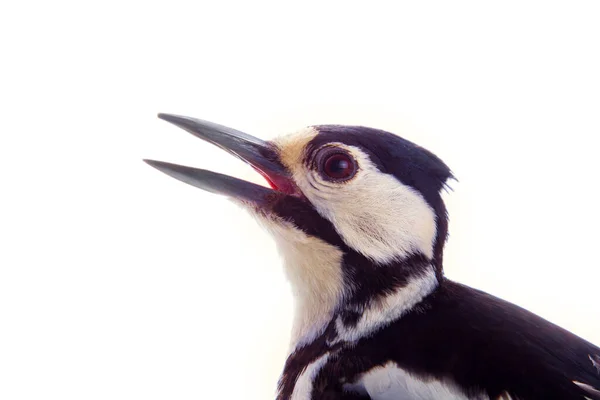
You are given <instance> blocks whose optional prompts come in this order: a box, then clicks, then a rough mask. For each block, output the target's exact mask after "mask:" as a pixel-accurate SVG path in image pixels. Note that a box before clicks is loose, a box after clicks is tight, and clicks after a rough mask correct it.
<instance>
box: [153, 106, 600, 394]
mask: <svg viewBox="0 0 600 400" xmlns="http://www.w3.org/2000/svg"><path fill="white" fill-rule="evenodd" d="M160 117H161V118H163V119H165V120H167V121H169V122H172V123H174V124H176V125H178V126H179V127H181V128H183V129H186V130H187V131H189V132H190V133H192V134H194V135H196V136H198V137H200V138H202V139H204V140H206V141H208V142H211V143H213V144H215V145H217V146H219V147H221V148H222V149H224V150H226V151H228V152H230V153H231V154H232V155H235V156H237V157H239V158H241V159H242V160H244V161H246V162H247V163H249V164H250V165H252V166H253V167H254V168H255V169H256V170H257V171H258V172H260V173H261V174H262V175H263V176H264V177H265V178H266V179H267V181H268V182H269V183H270V185H271V187H272V189H268V188H266V187H262V186H258V185H254V184H251V183H248V182H245V181H242V180H239V179H236V178H232V177H228V176H225V175H221V174H217V173H214V172H210V171H206V170H199V169H195V168H190V167H184V166H180V165H175V164H169V163H164V162H160V161H150V160H147V162H148V163H149V164H150V165H152V166H154V167H156V168H158V169H159V170H161V171H163V172H165V173H167V174H168V175H171V176H173V177H175V178H177V179H180V180H182V181H184V182H187V183H189V184H191V185H194V186H197V187H200V188H202V189H205V190H208V191H211V192H216V193H221V194H225V195H227V196H229V197H231V198H232V199H234V200H235V201H237V202H238V203H240V204H242V206H243V207H245V208H246V209H248V210H249V211H250V212H251V213H252V214H253V215H254V216H255V217H256V219H257V220H258V221H259V222H260V223H261V224H262V225H263V226H264V227H265V228H266V229H268V230H269V231H270V232H271V233H272V234H273V237H274V239H275V240H276V242H277V245H278V249H279V251H280V253H281V255H282V258H283V261H284V267H285V270H286V273H287V276H288V278H289V280H290V282H291V284H292V288H293V291H294V295H295V299H296V316H295V322H294V328H293V333H292V343H291V349H290V355H289V357H288V360H287V362H286V365H285V368H284V371H283V374H282V377H281V380H280V384H279V390H278V396H277V398H278V399H280V400H309V399H310V400H312V399H373V400H385V399H523V400H526V399H584V398H589V399H600V391H599V388H600V349H599V348H598V347H596V346H594V345H593V344H591V343H589V342H587V341H585V340H583V339H581V338H579V337H577V336H575V335H574V334H572V333H570V332H568V331H566V330H564V329H562V328H560V327H558V326H556V325H554V324H552V323H550V322H548V321H546V320H544V319H542V318H540V317H538V316H536V315H534V314H532V313H530V312H528V311H526V310H524V309H522V308H520V307H518V306H515V305H513V304H510V303H508V302H506V301H503V300H500V299H498V298H495V297H493V296H491V295H489V294H486V293H484V292H481V291H479V290H476V289H472V288H470V287H467V286H464V285H461V284H459V283H456V282H453V281H450V280H448V279H446V278H445V277H444V274H443V248H444V243H445V241H446V237H447V233H448V218H447V214H446V208H445V206H444V203H443V201H442V198H441V194H440V192H441V191H442V190H443V189H444V188H445V185H446V183H447V181H448V180H449V179H451V178H452V174H451V172H450V170H449V168H448V167H447V166H446V165H445V164H444V163H443V162H442V161H441V160H440V159H439V158H438V157H436V156H435V155H434V154H432V153H431V152H429V151H427V150H425V149H423V148H421V147H419V146H417V145H415V144H413V143H411V142H409V141H407V140H405V139H402V138H400V137H398V136H395V135H393V134H390V133H387V132H383V131H380V130H375V129H370V128H365V127H355V126H337V125H327V126H314V127H309V128H306V129H303V130H301V131H299V132H297V133H295V134H292V135H287V136H284V137H281V138H278V139H276V140H274V141H272V142H264V141H262V140H259V139H257V138H254V137H252V136H249V135H246V134H244V133H242V132H239V131H236V130H233V129H230V128H226V127H224V126H221V125H217V124H213V123H210V122H207V121H201V120H196V119H192V118H187V117H179V116H174V115H164V114H161V115H160Z"/></svg>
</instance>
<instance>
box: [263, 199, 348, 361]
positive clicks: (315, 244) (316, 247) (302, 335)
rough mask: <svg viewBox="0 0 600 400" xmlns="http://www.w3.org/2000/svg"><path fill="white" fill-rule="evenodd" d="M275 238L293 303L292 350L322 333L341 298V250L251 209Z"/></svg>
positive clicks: (342, 287)
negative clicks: (292, 294)
mask: <svg viewBox="0 0 600 400" xmlns="http://www.w3.org/2000/svg"><path fill="white" fill-rule="evenodd" d="M253 213H254V216H255V217H256V219H257V220H258V221H259V223H260V224H261V225H262V226H263V227H265V228H266V229H267V230H268V231H269V232H270V233H271V234H272V236H273V238H274V239H275V242H276V244H277V248H278V250H279V253H280V254H281V256H282V258H283V264H284V268H285V272H286V275H287V278H288V279H289V281H290V283H291V286H292V291H293V293H294V298H295V302H296V306H295V307H296V310H295V321H294V327H293V331H292V343H291V345H292V349H294V348H298V347H300V346H302V345H304V344H307V343H310V342H311V341H312V340H314V339H315V338H316V337H317V336H318V335H320V334H321V333H323V331H324V330H325V327H326V326H327V324H328V323H329V322H330V321H331V319H332V317H333V313H334V311H335V310H336V309H337V307H338V305H339V303H340V302H341V300H342V299H343V298H344V293H345V292H344V282H343V279H344V278H343V273H342V256H343V254H342V252H341V250H340V249H338V248H337V247H335V246H332V245H330V244H329V243H326V242H324V241H322V240H320V239H318V238H316V237H313V236H308V235H306V234H305V233H304V232H302V231H301V230H299V229H298V228H296V227H295V226H294V225H293V224H291V223H290V222H287V221H284V220H282V219H280V218H278V217H276V216H272V215H265V214H264V213H260V212H256V211H254V212H253Z"/></svg>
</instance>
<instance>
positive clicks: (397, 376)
mask: <svg viewBox="0 0 600 400" xmlns="http://www.w3.org/2000/svg"><path fill="white" fill-rule="evenodd" d="M345 388H346V389H348V390H351V391H355V392H359V393H360V392H363V391H364V392H366V393H367V394H368V395H369V396H370V397H371V399H373V400H398V399H411V400H432V399H444V400H488V399H489V397H488V396H487V395H485V394H481V395H480V396H477V397H472V398H469V397H467V396H466V395H465V394H464V393H463V392H462V391H461V390H460V389H459V388H458V387H457V386H456V385H454V384H453V383H452V382H443V381H439V380H435V379H429V380H425V379H420V378H418V377H416V376H414V375H412V374H410V373H408V372H406V371H405V370H403V369H402V368H400V367H399V366H398V365H397V364H396V363H394V362H391V361H390V362H388V363H387V364H385V365H383V366H380V367H375V368H373V369H372V370H370V371H367V372H365V373H364V374H362V375H361V377H360V378H359V379H358V380H357V382H355V383H353V384H352V385H348V386H345Z"/></svg>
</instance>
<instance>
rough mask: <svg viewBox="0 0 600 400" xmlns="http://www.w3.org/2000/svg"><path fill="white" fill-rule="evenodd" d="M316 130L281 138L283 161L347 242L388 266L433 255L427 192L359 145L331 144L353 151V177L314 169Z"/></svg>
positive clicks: (433, 227) (432, 223) (431, 213)
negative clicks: (309, 154)
mask: <svg viewBox="0 0 600 400" xmlns="http://www.w3.org/2000/svg"><path fill="white" fill-rule="evenodd" d="M315 135H316V131H315V130H314V129H312V130H308V131H303V132H300V133H298V134H296V135H293V136H289V137H286V138H285V139H284V140H281V141H280V142H278V145H279V146H280V149H281V151H282V154H284V156H283V157H282V161H283V163H284V164H285V165H286V166H287V167H288V168H289V169H290V170H291V171H292V173H293V176H294V180H295V181H296V184H297V185H298V187H299V188H300V190H302V192H303V193H304V195H305V196H306V197H307V198H308V199H309V200H310V202H311V203H312V204H313V205H314V206H315V208H316V209H317V211H318V212H319V213H320V214H321V215H322V216H323V217H325V218H327V219H328V220H329V221H331V222H332V223H333V225H334V226H335V228H336V230H337V231H338V233H339V234H340V236H341V237H342V238H343V240H344V241H345V242H346V244H347V245H348V246H350V247H352V248H353V249H355V250H356V251H358V252H360V253H362V254H363V255H365V256H367V257H369V258H371V259H372V260H373V261H375V262H378V263H381V264H385V263H388V262H390V261H393V260H397V259H403V258H405V257H407V256H409V255H411V254H414V253H416V252H420V253H422V254H424V255H425V256H427V257H429V258H432V257H433V244H434V240H435V235H436V221H435V213H434V211H433V209H432V208H431V207H430V206H429V204H428V203H427V202H426V201H425V199H424V198H423V196H421V194H420V193H419V192H417V191H416V190H414V189H413V188H411V187H409V186H407V185H404V184H403V183H402V182H400V181H399V180H398V179H396V178H395V177H394V176H392V175H390V174H385V173H382V172H381V171H379V170H378V169H377V167H376V166H375V165H374V164H373V162H372V161H371V160H370V158H369V156H368V155H367V154H365V153H364V152H363V151H362V150H361V149H359V148H358V147H355V146H348V145H345V144H342V143H328V144H327V145H328V146H335V147H339V148H341V149H344V150H345V151H347V152H348V153H350V154H351V155H352V156H353V157H354V159H355V160H356V162H357V164H358V172H357V173H356V175H355V176H354V178H352V179H351V180H349V181H346V182H342V183H333V182H329V181H327V180H324V179H323V178H322V177H321V175H320V174H319V173H318V172H317V171H314V170H311V169H309V168H308V167H307V166H306V165H305V164H304V163H303V162H302V159H303V151H304V148H305V146H306V144H307V143H308V141H310V139H312V138H313V137H314V136H315Z"/></svg>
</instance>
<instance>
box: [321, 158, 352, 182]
mask: <svg viewBox="0 0 600 400" xmlns="http://www.w3.org/2000/svg"><path fill="white" fill-rule="evenodd" d="M355 169H356V168H355V166H354V163H353V162H352V159H351V158H350V157H349V156H348V155H346V154H333V155H331V156H329V157H327V159H326V160H325V164H324V166H323V172H325V174H326V175H327V176H329V177H330V178H333V179H347V178H350V177H352V176H353V175H354V172H355Z"/></svg>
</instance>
